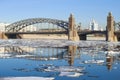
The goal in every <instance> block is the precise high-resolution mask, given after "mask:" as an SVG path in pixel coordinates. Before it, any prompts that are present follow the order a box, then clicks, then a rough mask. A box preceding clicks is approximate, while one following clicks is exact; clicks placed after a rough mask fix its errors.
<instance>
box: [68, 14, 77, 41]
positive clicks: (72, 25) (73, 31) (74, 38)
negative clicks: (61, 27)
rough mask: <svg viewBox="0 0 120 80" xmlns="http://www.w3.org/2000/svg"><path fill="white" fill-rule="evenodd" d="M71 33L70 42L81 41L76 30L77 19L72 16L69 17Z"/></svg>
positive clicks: (69, 34)
mask: <svg viewBox="0 0 120 80" xmlns="http://www.w3.org/2000/svg"><path fill="white" fill-rule="evenodd" d="M68 31H69V33H68V40H72V41H79V36H78V33H77V30H76V29H75V19H74V17H73V15H72V14H71V15H70V17H69V30H68Z"/></svg>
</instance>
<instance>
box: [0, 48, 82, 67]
mask: <svg viewBox="0 0 120 80" xmlns="http://www.w3.org/2000/svg"><path fill="white" fill-rule="evenodd" d="M3 49H4V50H3V51H4V52H3V53H4V54H3V55H1V57H2V58H11V57H16V58H25V59H32V60H56V59H57V60H58V59H66V60H68V63H69V65H73V63H74V57H79V56H78V55H80V53H78V51H79V49H78V48H77V46H66V47H25V46H24V47H23V46H20V47H18V46H7V47H4V48H3Z"/></svg>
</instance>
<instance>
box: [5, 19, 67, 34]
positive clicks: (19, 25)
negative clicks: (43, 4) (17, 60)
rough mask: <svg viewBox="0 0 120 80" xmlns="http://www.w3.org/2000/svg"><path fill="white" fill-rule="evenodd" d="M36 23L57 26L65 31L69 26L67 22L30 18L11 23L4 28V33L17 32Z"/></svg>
mask: <svg viewBox="0 0 120 80" xmlns="http://www.w3.org/2000/svg"><path fill="white" fill-rule="evenodd" d="M37 23H51V24H53V25H57V26H59V27H61V28H63V29H65V30H68V25H69V23H68V22H67V21H63V20H57V19H49V18H31V19H25V20H21V21H18V22H15V23H12V24H10V25H8V26H6V27H5V31H6V32H18V31H20V30H21V29H23V28H25V27H27V26H29V25H33V24H37Z"/></svg>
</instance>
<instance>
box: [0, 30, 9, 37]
mask: <svg viewBox="0 0 120 80" xmlns="http://www.w3.org/2000/svg"><path fill="white" fill-rule="evenodd" d="M0 39H8V37H7V36H6V35H5V33H4V32H0Z"/></svg>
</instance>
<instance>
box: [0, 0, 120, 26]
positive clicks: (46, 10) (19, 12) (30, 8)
mask: <svg viewBox="0 0 120 80" xmlns="http://www.w3.org/2000/svg"><path fill="white" fill-rule="evenodd" d="M119 3H120V0H0V22H6V23H13V22H16V21H19V20H23V19H27V18H39V17H40V18H52V19H60V20H68V17H69V15H70V14H71V13H72V14H73V15H74V17H75V19H76V23H79V22H81V23H82V26H83V27H89V22H90V21H91V19H95V20H96V21H97V23H98V24H99V25H100V26H101V27H103V28H104V27H105V26H106V18H107V15H108V12H112V14H113V16H114V18H115V21H117V22H118V21H120V9H119Z"/></svg>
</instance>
